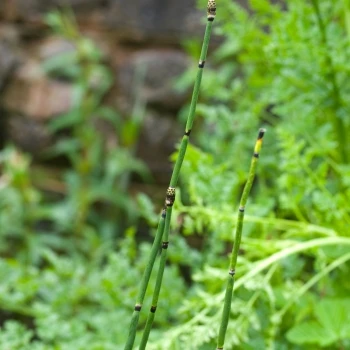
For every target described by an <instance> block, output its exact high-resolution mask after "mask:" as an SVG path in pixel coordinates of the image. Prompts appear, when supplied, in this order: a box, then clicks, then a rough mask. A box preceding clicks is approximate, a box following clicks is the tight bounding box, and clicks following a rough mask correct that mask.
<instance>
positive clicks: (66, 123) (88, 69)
mask: <svg viewBox="0 0 350 350" xmlns="http://www.w3.org/2000/svg"><path fill="white" fill-rule="evenodd" d="M47 22H48V24H49V25H50V26H51V27H52V28H53V30H54V31H55V32H56V33H57V34H58V35H59V36H60V37H62V38H64V39H66V40H68V41H69V42H71V43H72V44H73V47H74V50H72V51H71V52H68V53H65V54H62V55H61V56H55V57H54V58H51V59H49V60H48V61H47V62H45V63H44V69H46V71H47V72H48V74H51V75H54V76H60V77H62V76H63V77H65V78H66V79H69V80H70V81H71V83H72V85H73V90H74V100H73V107H72V109H71V110H70V111H69V112H68V113H67V114H65V115H61V116H59V117H56V118H55V119H54V120H53V121H52V123H51V124H50V130H51V131H52V133H56V134H57V133H61V136H60V139H59V141H58V142H56V143H55V145H54V147H53V148H52V149H51V152H50V153H49V156H50V157H57V156H64V157H66V158H68V159H69V161H70V165H71V169H70V170H68V171H67V172H65V175H64V177H65V182H66V183H67V185H68V186H67V195H66V199H67V200H66V201H65V203H63V202H62V203H61V204H60V206H59V208H57V210H58V211H59V212H60V213H61V214H62V215H63V211H64V215H65V216H66V218H68V217H70V220H69V222H68V223H66V225H68V226H67V227H66V229H68V230H70V229H71V227H70V226H72V227H73V229H74V231H75V233H76V234H77V235H81V234H82V232H86V231H87V230H89V231H91V232H93V231H98V234H99V235H102V236H103V237H104V239H111V238H112V237H113V236H114V235H119V234H121V233H122V232H123V231H124V230H125V229H126V228H128V227H129V226H131V225H132V224H133V223H134V222H135V221H136V219H137V210H136V205H135V202H134V200H133V199H132V198H131V197H130V195H129V193H128V190H129V179H130V174H131V172H133V173H138V174H139V175H141V176H142V177H143V178H144V179H145V178H146V177H148V178H149V173H148V171H147V169H146V167H145V165H144V164H143V163H142V162H141V161H139V160H137V159H135V157H134V156H133V145H134V144H135V143H136V141H137V136H138V133H139V129H140V125H141V124H142V114H143V113H142V111H143V108H142V106H143V103H142V101H140V98H139V97H138V96H137V94H136V96H135V107H134V111H133V113H132V117H131V118H130V119H129V120H128V121H125V122H122V120H121V117H120V116H119V115H118V114H117V113H116V112H115V111H113V109H112V108H110V107H108V106H105V105H104V103H103V97H104V96H105V94H106V92H107V91H108V89H109V88H110V87H111V84H112V82H113V81H112V79H111V77H112V74H111V72H110V70H109V69H108V68H107V67H106V65H105V63H104V60H103V55H102V53H101V52H100V50H99V49H98V48H97V47H96V45H95V44H94V43H93V42H92V41H91V40H89V39H88V38H85V37H84V36H82V35H81V34H80V33H79V30H78V27H77V26H76V24H75V20H74V17H73V15H71V14H70V12H66V13H62V12H58V11H57V12H51V13H50V14H49V15H48V16H47ZM139 75H141V73H139ZM106 129H108V130H109V134H107V135H106V134H104V131H103V130H106ZM68 130H69V131H68ZM62 134H63V135H64V136H62ZM108 139H109V141H108ZM97 208H102V210H98V209H97ZM116 223H118V225H116Z"/></svg>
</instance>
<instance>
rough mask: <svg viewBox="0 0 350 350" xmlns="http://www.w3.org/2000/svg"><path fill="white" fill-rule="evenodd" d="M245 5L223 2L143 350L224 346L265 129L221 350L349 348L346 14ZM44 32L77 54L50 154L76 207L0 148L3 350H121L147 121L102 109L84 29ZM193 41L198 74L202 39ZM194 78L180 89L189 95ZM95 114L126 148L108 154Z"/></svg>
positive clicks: (136, 255) (313, 2) (56, 24)
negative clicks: (242, 211) (248, 192)
mask: <svg viewBox="0 0 350 350" xmlns="http://www.w3.org/2000/svg"><path fill="white" fill-rule="evenodd" d="M199 3H200V4H199V5H200V7H201V8H204V6H205V1H200V2H199ZM249 3H250V7H251V10H252V12H250V13H248V11H247V10H246V9H243V8H242V7H240V6H239V5H238V4H236V3H235V2H232V1H229V0H221V1H220V0H219V1H218V14H217V19H216V23H215V26H216V28H217V29H216V30H217V34H218V35H219V36H220V37H221V38H222V42H221V43H220V44H219V45H217V47H216V48H215V49H212V51H211V54H210V56H211V57H210V59H209V60H208V64H207V65H206V71H205V74H204V78H203V83H202V84H203V89H202V92H201V97H200V99H201V104H200V105H199V106H198V109H197V110H198V114H199V115H200V116H201V117H202V118H201V119H200V122H198V123H197V125H196V130H197V132H196V133H195V134H194V135H193V138H192V140H194V141H195V144H196V146H191V147H190V148H189V149H188V154H187V156H186V159H185V162H184V166H183V169H182V177H181V193H180V194H179V195H178V196H177V201H176V204H175V208H174V209H175V210H174V211H175V215H174V216H173V230H172V236H171V244H170V246H169V266H167V269H166V273H165V281H164V283H163V289H162V292H161V300H160V303H159V308H158V311H157V315H156V323H155V329H154V330H153V331H152V333H151V339H150V340H151V342H150V345H149V347H148V348H149V349H200V350H206V349H214V348H215V338H216V334H217V330H218V327H219V322H220V317H221V309H222V302H223V292H224V280H225V277H226V273H227V271H226V270H227V266H228V253H229V251H230V250H231V246H232V243H233V242H232V240H233V230H234V227H235V224H236V216H235V212H236V210H237V208H238V202H239V197H240V194H241V191H242V186H243V185H244V182H245V180H246V173H247V170H248V167H249V160H250V157H251V154H252V147H253V143H254V139H255V137H256V132H257V129H258V128H259V127H260V126H264V127H266V128H267V129H268V132H267V134H266V137H265V141H264V142H265V143H264V146H263V150H262V153H261V159H260V163H259V167H258V176H257V180H256V183H255V186H254V188H253V194H252V196H251V199H250V201H249V202H248V206H247V211H246V212H247V214H246V219H245V227H244V236H243V239H242V249H241V255H240V257H239V260H238V269H237V283H236V285H235V294H234V298H233V304H232V315H231V320H230V323H229V328H228V333H227V344H226V345H227V348H228V349H231V348H234V347H236V348H239V349H319V348H325V349H348V348H350V327H349V324H350V319H349V314H350V313H349V312H347V311H348V310H349V309H350V298H349V295H350V294H349V293H350V280H349V272H350V264H349V260H350V250H349V247H350V207H349V204H348V203H349V201H350V166H349V160H350V146H349V141H348V135H349V134H350V133H349V131H350V118H349V115H350V114H349V112H350V111H349V103H348V101H349V97H350V96H349V94H350V85H349V79H348V75H349V71H350V66H349V62H350V60H349V58H350V57H349V56H350V55H349V54H350V50H349V42H350V30H349V28H350V20H349V18H350V4H349V2H348V1H347V0H344V1H336V2H333V1H329V0H310V1H305V0H304V1H302V0H293V1H287V2H286V6H285V7H283V8H282V6H281V5H275V4H271V3H270V2H269V1H267V0H251V1H250V2H249ZM48 20H49V22H50V24H51V26H52V27H53V28H54V29H55V30H56V31H57V32H58V33H59V34H60V35H62V36H64V37H66V38H69V39H70V40H71V41H72V42H73V43H74V44H75V47H76V50H75V51H74V52H73V53H72V54H71V55H70V56H67V57H63V58H61V61H60V60H58V61H53V62H52V61H51V62H47V64H46V65H45V67H44V68H45V69H47V71H48V74H64V75H65V76H66V77H69V78H70V79H72V81H74V82H75V86H76V106H75V108H74V110H72V112H71V113H69V114H68V115H65V116H62V118H59V119H57V121H56V122H54V123H53V124H52V126H51V127H52V131H53V132H55V133H57V132H62V131H64V130H66V129H67V128H68V129H70V130H71V133H70V134H69V137H67V138H64V139H63V140H62V139H61V140H62V141H60V143H58V144H56V145H55V146H54V148H53V149H52V151H51V152H50V154H48V155H47V156H48V157H53V156H57V155H59V154H63V155H64V156H65V157H67V158H68V159H69V160H70V163H71V169H70V170H69V171H67V172H66V173H65V174H64V175H63V180H64V181H65V184H66V190H65V194H64V196H56V197H53V198H51V197H50V196H47V194H46V193H44V192H43V191H41V190H39V189H38V188H37V187H36V186H34V185H33V175H32V170H31V160H30V158H29V157H28V156H27V155H25V154H23V153H21V152H19V151H18V150H16V149H14V148H11V147H9V148H7V149H5V150H3V151H2V152H1V157H0V163H1V171H2V174H1V184H0V243H1V246H0V251H1V260H0V274H1V286H0V289H1V290H0V291H1V292H0V309H1V321H2V324H3V326H2V329H1V332H0V348H1V349H11V350H17V349H34V350H36V349H59V350H61V349H62V350H63V349H64V350H66V349H67V350H73V349H92V350H98V349H101V350H102V349H106V350H108V349H122V347H123V343H124V342H125V339H126V335H127V329H128V321H129V317H130V316H131V311H132V308H133V304H134V301H135V297H136V293H137V287H138V281H139V279H140V275H141V273H142V271H143V269H144V267H145V264H146V261H147V258H148V253H149V249H150V245H149V243H147V242H139V241H138V239H136V236H135V234H136V230H137V223H138V220H139V218H140V216H141V217H142V218H143V219H146V220H147V222H148V223H149V225H150V226H151V227H153V226H154V222H155V218H154V216H155V214H154V212H153V209H152V210H150V208H153V207H152V206H151V204H150V199H149V198H148V197H146V196H140V198H139V200H138V202H137V204H136V201H135V200H133V199H132V198H131V197H130V196H129V195H128V189H129V184H130V182H129V176H130V173H131V172H138V173H139V174H141V175H142V176H144V177H145V179H147V170H146V169H145V167H144V165H143V164H142V163H140V162H139V161H138V160H136V159H135V158H134V157H133V155H132V152H130V150H131V149H132V147H130V144H133V143H135V142H136V141H137V134H138V129H139V127H140V123H141V118H140V117H139V116H130V118H129V119H128V121H127V122H124V123H123V122H122V121H121V119H120V118H119V117H118V115H117V114H116V113H115V112H114V111H112V110H110V109H109V108H107V107H105V106H104V105H103V103H102V97H103V95H104V93H105V92H106V91H107V90H108V88H109V86H110V84H111V81H110V79H108V77H110V72H109V71H108V70H107V68H106V67H105V66H104V65H103V58H102V57H101V55H100V54H99V52H98V50H97V49H96V48H95V47H94V45H93V44H92V43H91V42H90V41H88V40H86V39H85V38H82V37H81V36H80V35H79V33H78V32H77V30H76V28H75V26H74V24H71V23H72V19H69V18H68V19H67V18H66V19H65V18H62V17H61V16H60V15H59V14H57V13H54V14H51V15H50V17H48ZM185 46H186V48H187V50H188V52H189V53H190V54H191V55H193V57H194V62H195V61H196V60H197V58H198V48H199V45H198V43H197V42H194V41H188V42H186V43H185ZM67 62H69V63H70V64H67ZM193 66H194V67H195V64H194V65H193ZM65 67H73V68H74V69H68V70H65V69H64V68H65ZM194 75H195V70H194V69H193V70H189V71H188V72H187V73H186V74H185V75H184V76H183V77H182V78H181V79H179V81H178V82H177V87H178V88H179V89H185V88H188V87H190V86H191V85H192V83H193V80H194ZM186 108H187V107H184V110H183V113H182V114H184V115H185V114H186ZM96 118H97V119H99V120H104V121H107V122H108V123H111V124H110V125H113V127H114V128H115V129H114V130H115V133H116V134H117V135H118V137H119V140H126V139H128V142H125V143H123V142H122V141H121V143H120V144H119V145H118V147H112V148H108V145H106V144H104V140H103V137H102V135H99V134H98V133H96V122H98V121H97V120H96ZM125 123H126V124H125ZM125 125H127V126H125ZM131 129H132V130H133V132H132V135H133V138H132V139H131V140H130V137H128V135H129V136H130V130H131ZM191 137H192V135H191ZM103 154H107V156H105V157H104V159H106V161H105V162H104V163H102V164H101V162H100V160H101V159H102V158H101V155H103ZM174 156H175V155H174ZM179 192H180V191H179ZM152 281H153V280H152ZM152 281H151V287H150V288H149V291H148V293H149V295H150V294H151V293H152V286H153V282H152ZM144 308H145V309H146V310H147V309H148V305H145V307H144ZM142 316H144V315H141V317H142Z"/></svg>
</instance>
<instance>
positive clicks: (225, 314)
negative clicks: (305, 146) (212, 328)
mask: <svg viewBox="0 0 350 350" xmlns="http://www.w3.org/2000/svg"><path fill="white" fill-rule="evenodd" d="M264 134H265V129H260V130H259V135H258V139H257V141H256V143H255V148H254V154H253V158H252V161H251V164H250V170H249V175H248V180H247V182H246V184H245V186H244V190H243V193H242V197H241V201H240V204H239V210H238V218H237V226H236V234H235V241H234V245H233V249H232V254H231V259H230V267H229V272H228V278H227V285H226V292H225V299H224V308H223V311H222V317H221V324H220V329H219V336H218V342H217V350H223V349H224V344H225V336H226V330H227V325H228V321H229V318H230V311H231V301H232V294H233V286H234V283H235V273H236V264H237V257H238V251H239V246H240V244H241V238H242V229H243V220H244V211H245V205H246V203H247V200H248V196H249V192H250V189H251V188H252V185H253V181H254V177H255V171H256V165H257V162H258V159H259V154H260V150H261V146H262V139H263V137H264Z"/></svg>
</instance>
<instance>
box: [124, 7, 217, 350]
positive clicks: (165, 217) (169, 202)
mask: <svg viewBox="0 0 350 350" xmlns="http://www.w3.org/2000/svg"><path fill="white" fill-rule="evenodd" d="M215 15H216V3H215V0H209V1H208V12H207V18H208V21H207V25H206V29H205V34H204V39H203V45H202V50H201V54H200V60H199V64H198V68H199V69H198V72H197V76H196V80H195V84H194V88H193V94H192V100H191V105H190V111H189V114H188V118H187V122H186V128H185V134H184V136H183V138H182V140H181V144H180V148H179V153H178V156H177V159H176V162H175V166H174V169H173V172H172V175H171V179H170V183H169V187H168V189H167V192H166V199H165V205H166V209H164V210H163V212H162V215H161V218H160V221H159V224H158V229H157V233H156V237H155V240H154V242H153V246H152V249H151V254H150V258H149V262H148V264H147V267H146V269H145V271H144V274H143V276H142V279H141V285H140V289H139V295H138V298H137V302H136V305H135V309H134V312H133V315H132V318H131V322H130V327H129V335H128V339H127V342H126V345H125V348H124V350H132V348H133V345H134V342H135V336H136V331H137V325H138V321H139V317H140V311H141V308H142V303H143V300H144V297H145V293H146V289H147V286H148V283H149V279H150V276H151V272H152V269H153V265H154V261H155V259H156V255H157V252H158V249H159V247H160V241H161V239H162V236H163V231H164V239H163V244H162V254H161V259H160V263H159V269H158V275H157V281H156V287H155V291H154V295H153V300H152V307H151V310H150V315H149V317H148V319H147V323H146V328H145V332H144V335H143V338H142V341H141V346H140V348H141V349H142V348H145V347H146V344H147V341H148V336H149V333H150V330H151V327H152V323H153V319H154V313H155V311H156V308H157V303H158V298H159V292H160V288H161V284H162V279H163V273H164V268H165V261H166V249H167V248H168V237H169V229H170V221H171V213H172V206H173V204H174V201H175V187H176V185H177V182H178V179H179V175H180V170H181V166H182V163H183V160H184V158H185V154H186V150H187V146H188V142H189V137H190V134H191V130H192V126H193V122H194V118H195V112H196V106H197V101H198V96H199V90H200V85H201V81H202V75H203V68H204V65H205V60H206V57H207V52H208V47H209V41H210V35H211V30H212V24H213V21H214V18H215ZM164 227H165V229H164Z"/></svg>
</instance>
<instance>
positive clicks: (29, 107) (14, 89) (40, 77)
mask: <svg viewBox="0 0 350 350" xmlns="http://www.w3.org/2000/svg"><path fill="white" fill-rule="evenodd" d="M2 105H3V107H4V108H5V109H6V110H7V111H9V112H15V113H19V114H21V115H25V116H27V117H30V118H31V119H33V120H47V119H49V118H50V117H52V116H55V115H57V114H62V113H65V112H67V111H68V110H69V109H70V107H71V105H72V87H71V85H70V84H67V83H64V82H59V81H54V80H50V79H49V78H48V77H46V76H45V74H44V73H43V71H42V69H41V67H40V65H39V64H38V63H37V62H35V61H28V62H26V64H24V65H22V66H21V67H20V68H19V69H18V70H17V71H16V73H15V75H14V77H13V78H12V79H11V82H10V83H9V85H8V87H7V88H6V91H5V92H4V96H3V98H2Z"/></svg>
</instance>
